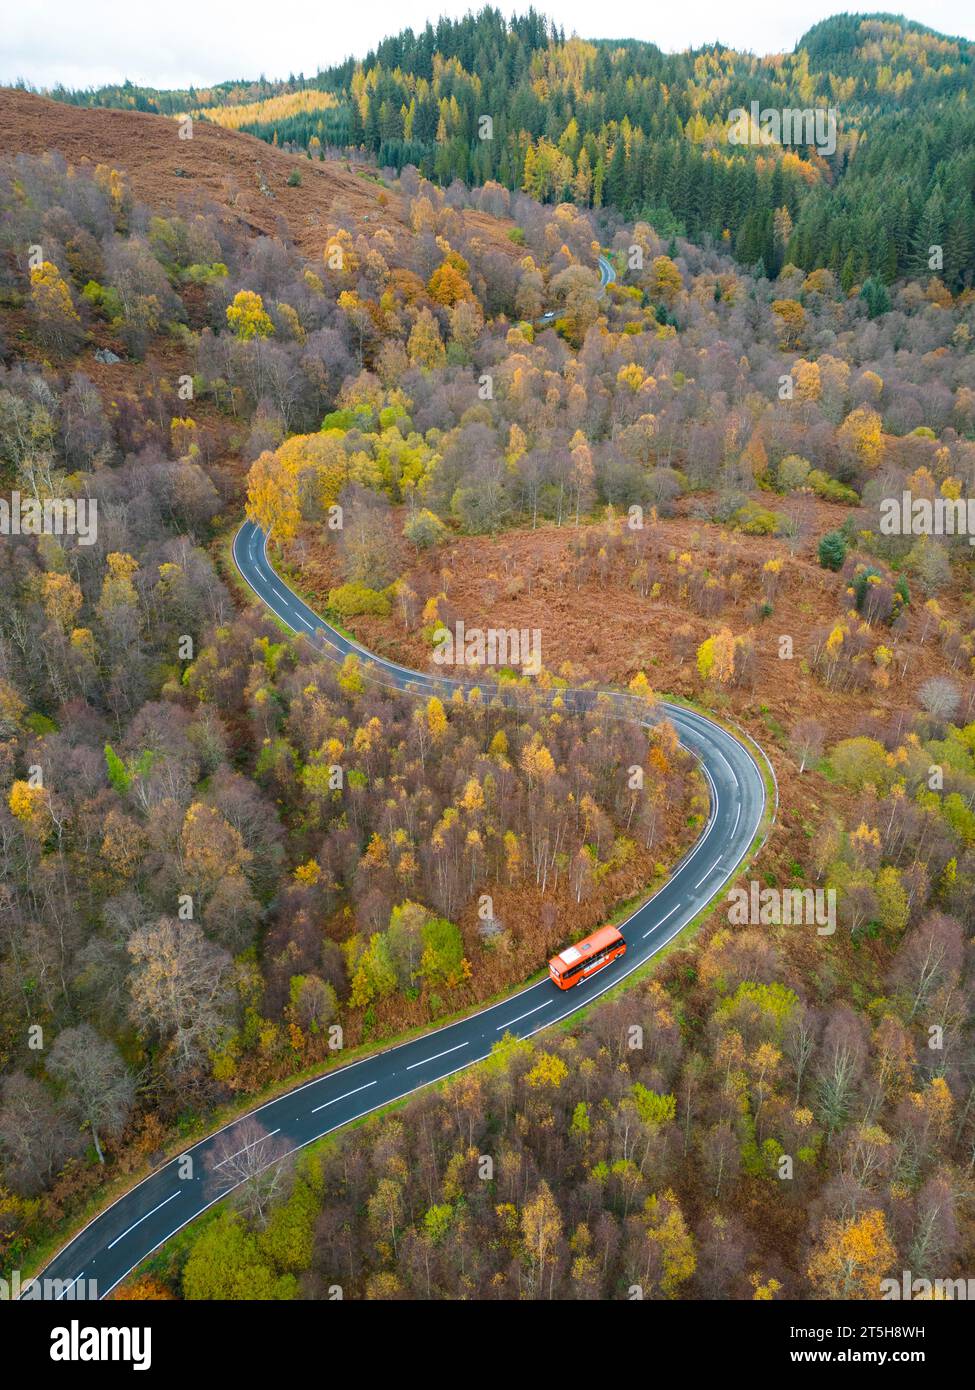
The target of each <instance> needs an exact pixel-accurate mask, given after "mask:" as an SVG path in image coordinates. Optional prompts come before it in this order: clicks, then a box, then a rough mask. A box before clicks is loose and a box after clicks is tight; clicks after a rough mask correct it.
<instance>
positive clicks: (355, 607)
mask: <svg viewBox="0 0 975 1390" xmlns="http://www.w3.org/2000/svg"><path fill="white" fill-rule="evenodd" d="M328 606H329V608H331V609H333V610H334V611H335V612H336V613H338V614H339V616H340V617H342V618H357V617H359V616H360V615H361V614H363V613H374V614H375V615H376V616H377V617H379V618H385V617H388V616H389V613H390V612H391V611H392V604H391V603H390V601H389V597H388V595H386V594H384V593H381V592H380V591H379V590H378V589H370V588H367V586H366V585H365V584H360V583H358V582H354V583H351V584H340V585H339V587H338V588H337V589H330V590H329V594H328Z"/></svg>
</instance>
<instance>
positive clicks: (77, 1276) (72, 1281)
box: [58, 1270, 85, 1299]
mask: <svg viewBox="0 0 975 1390" xmlns="http://www.w3.org/2000/svg"><path fill="white" fill-rule="evenodd" d="M84 1272H85V1271H84V1270H82V1271H81V1274H84ZM81 1274H76V1275H75V1277H74V1278H73V1279H72V1280H71V1283H70V1284H69V1285H68V1287H67V1288H66V1289H62V1290H61V1292H60V1293H59V1294H58V1299H62V1298H66V1297H67V1295H68V1294H69V1293H70V1292H71V1290H72V1289H73V1288H74V1286H75V1284H77V1282H78V1280H79V1279H80V1278H81Z"/></svg>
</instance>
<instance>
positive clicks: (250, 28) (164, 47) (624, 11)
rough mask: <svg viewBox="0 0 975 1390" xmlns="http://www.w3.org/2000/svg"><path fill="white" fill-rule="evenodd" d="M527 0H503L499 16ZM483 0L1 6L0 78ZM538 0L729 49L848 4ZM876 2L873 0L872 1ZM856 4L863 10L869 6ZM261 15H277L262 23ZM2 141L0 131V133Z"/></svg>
mask: <svg viewBox="0 0 975 1390" xmlns="http://www.w3.org/2000/svg"><path fill="white" fill-rule="evenodd" d="M529 4H530V0H501V3H500V6H499V7H500V8H501V9H502V11H503V12H504V13H505V14H511V13H512V12H516V13H524V12H525V11H526V10H527V9H528V8H529ZM480 7H481V5H480V0H476V2H475V3H474V4H471V3H470V0H360V2H359V3H339V4H336V3H334V0H286V2H285V3H284V4H281V5H280V6H279V7H276V8H271V9H270V11H269V6H268V4H267V0H194V2H193V3H190V4H184V3H181V0H170V3H159V0H124V3H123V0H84V2H83V3H81V0H41V4H40V5H29V4H23V3H22V4H14V3H12V2H11V3H9V4H7V5H5V15H4V23H3V33H2V34H0V83H10V82H14V81H16V80H17V79H18V78H20V77H23V78H24V79H25V80H26V81H27V82H29V83H31V84H32V85H33V86H36V87H51V86H53V85H54V84H55V83H57V82H63V83H64V84H65V86H67V87H89V86H91V87H97V86H101V85H102V84H104V83H107V82H120V81H123V80H124V79H125V78H127V77H128V78H130V79H131V80H132V81H133V82H137V83H142V84H145V85H147V86H153V87H187V86H190V85H197V86H200V85H206V84H207V83H210V82H219V81H222V80H225V79H228V78H235V77H248V78H250V77H258V76H260V75H261V74H262V73H263V74H264V75H265V76H267V77H272V78H274V77H287V76H288V74H289V73H291V72H294V73H298V72H304V73H305V74H306V75H307V76H310V75H312V74H313V73H315V72H316V71H317V70H318V69H319V68H324V67H329V66H331V64H333V63H335V62H340V61H341V60H342V59H343V58H347V57H348V56H349V55H350V54H351V55H354V56H356V57H362V56H364V55H365V53H366V52H368V50H369V49H370V48H371V47H373V46H374V45H375V44H376V42H377V41H378V40H379V39H381V38H384V37H385V36H386V35H388V34H391V33H395V32H397V31H398V30H400V29H402V28H405V27H407V26H410V27H412V28H413V29H420V28H422V27H423V25H424V24H425V23H426V21H427V20H428V19H431V20H434V21H435V20H436V19H437V17H438V16H439V15H441V14H450V15H454V16H456V15H462V14H465V13H466V12H467V11H468V10H469V9H472V8H473V9H479V8H480ZM535 7H536V9H539V10H541V11H542V13H544V14H547V15H549V16H550V17H552V18H554V19H555V20H556V21H557V22H558V23H559V24H560V25H563V26H564V27H565V31H566V33H567V34H569V33H572V32H575V33H578V34H580V35H581V36H582V37H583V38H638V39H649V40H651V41H652V42H654V43H656V44H659V45H660V47H661V48H664V49H667V50H675V49H682V48H688V47H695V46H698V45H700V44H703V43H710V42H712V41H714V40H720V41H721V42H722V43H724V44H727V45H728V46H729V47H732V48H739V49H750V50H751V51H752V52H755V53H762V54H764V53H775V52H781V51H783V50H786V51H787V50H789V49H791V48H793V47H794V45H795V43H796V40H797V39H798V38H799V37H800V36H801V35H802V34H803V33H805V31H806V30H807V29H808V28H809V27H810V26H811V25H812V24H815V23H816V21H817V20H820V19H823V18H825V17H826V16H827V15H830V14H837V13H842V12H843V11H844V10H845V9H853V8H854V4H853V3H852V0H848V3H847V4H843V3H842V0H840V3H838V4H837V3H830V0H813V3H812V4H810V5H802V6H796V7H793V6H791V5H784V4H783V3H782V0H752V3H751V4H748V5H739V6H733V7H732V6H729V5H728V4H727V0H685V2H684V3H682V4H680V3H678V4H674V3H671V4H659V3H657V4H654V3H653V0H649V3H648V0H640V2H639V3H637V0H616V3H614V4H610V5H596V6H593V5H592V3H591V0H557V2H556V0H552V3H550V4H545V3H544V0H535ZM878 8H879V7H878ZM863 10H864V12H869V10H868V7H867V6H866V5H864V6H863ZM269 13H270V14H271V15H273V16H274V17H275V18H274V21H272V22H269V18H268V16H269ZM908 15H909V17H910V18H915V19H918V20H920V21H921V22H922V23H924V24H927V25H929V26H930V27H931V28H933V29H938V30H940V31H941V32H942V33H946V34H952V35H957V34H960V35H963V36H964V37H965V38H969V39H971V38H975V6H973V5H972V4H971V0H925V3H924V4H923V5H921V4H920V3H918V0H913V4H912V7H911V9H910V10H909V11H908ZM0 143H2V134H0Z"/></svg>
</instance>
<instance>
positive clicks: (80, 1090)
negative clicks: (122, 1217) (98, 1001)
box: [47, 1023, 135, 1163]
mask: <svg viewBox="0 0 975 1390" xmlns="http://www.w3.org/2000/svg"><path fill="white" fill-rule="evenodd" d="M47 1069H48V1071H49V1072H50V1073H51V1075H52V1076H53V1077H55V1078H56V1079H57V1080H58V1081H62V1082H64V1084H65V1086H66V1087H67V1092H68V1096H67V1099H68V1106H69V1108H70V1109H71V1110H73V1111H74V1112H75V1113H76V1114H77V1116H78V1118H79V1120H80V1121H81V1123H82V1124H83V1125H85V1126H87V1127H88V1128H89V1129H90V1130H91V1137H92V1140H93V1141H94V1145H95V1152H96V1153H97V1154H98V1161H99V1163H104V1162H105V1156H104V1154H103V1153H102V1146H101V1141H100V1139H99V1137H98V1132H99V1130H101V1132H102V1133H103V1134H108V1135H115V1134H120V1133H121V1132H122V1130H123V1129H124V1128H125V1125H126V1121H127V1120H128V1118H129V1115H130V1113H131V1111H132V1105H133V1102H134V1100H135V1080H134V1078H133V1077H132V1074H131V1073H130V1072H129V1070H128V1068H127V1067H126V1065H125V1063H124V1062H123V1060H122V1058H121V1056H120V1055H119V1051H118V1048H117V1047H115V1045H114V1044H113V1043H111V1042H109V1041H108V1040H107V1039H106V1038H103V1037H101V1036H100V1035H99V1034H98V1033H96V1032H95V1030H94V1028H92V1026H91V1024H89V1023H82V1024H81V1025H80V1026H79V1027H77V1028H66V1029H65V1030H64V1032H62V1033H59V1034H58V1036H57V1038H56V1039H55V1042H54V1046H53V1047H52V1048H51V1055H50V1057H49V1058H48V1063H47Z"/></svg>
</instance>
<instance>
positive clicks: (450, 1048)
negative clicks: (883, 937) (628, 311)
mask: <svg viewBox="0 0 975 1390" xmlns="http://www.w3.org/2000/svg"><path fill="white" fill-rule="evenodd" d="M607 265H608V263H607ZM601 270H602V265H601ZM609 272H610V273H611V272H612V267H609ZM233 554H234V561H235V563H236V565H237V567H238V569H239V570H240V573H241V574H242V575H243V577H244V579H245V580H246V581H247V583H248V584H249V585H250V587H251V588H252V589H253V591H254V593H255V594H256V595H257V597H258V598H259V599H260V600H261V601H262V602H263V603H265V604H266V605H267V606H268V608H270V609H271V611H272V612H273V613H275V614H276V616H277V617H278V618H279V619H281V621H282V622H283V623H285V624H286V625H287V626H288V627H289V628H291V629H292V630H293V631H294V632H296V633H299V634H302V635H304V636H305V637H306V638H308V640H309V641H310V642H312V643H314V644H315V645H316V646H318V647H320V648H321V649H322V650H323V651H325V652H326V653H327V654H328V655H329V656H332V657H334V658H335V659H337V660H341V659H342V658H343V657H344V656H345V655H347V654H348V653H349V652H355V653H356V654H357V655H358V656H359V658H360V659H361V661H362V662H363V664H364V665H365V666H367V667H368V668H369V675H370V677H371V678H373V679H375V680H379V681H381V682H383V683H385V684H388V685H390V686H393V687H396V688H397V689H400V690H404V691H413V692H415V693H416V694H417V695H427V694H429V693H433V692H435V691H440V692H443V691H444V690H445V688H446V689H447V690H449V689H450V688H451V687H452V686H454V685H457V684H461V685H463V684H465V683H464V682H457V681H450V680H445V679H443V678H442V677H435V676H431V675H428V674H423V673H421V672H416V671H411V670H409V669H408V668H406V667H404V666H399V665H397V664H396V663H395V662H391V661H387V660H385V659H384V658H382V657H380V656H377V655H375V654H374V653H372V652H369V651H367V650H366V649H365V648H363V647H360V646H359V645H358V644H357V643H355V642H354V641H352V640H351V639H349V638H347V637H345V636H343V634H342V633H340V632H338V631H337V630H336V629H335V628H333V627H331V626H330V625H329V624H328V623H326V622H325V621H324V620H323V619H322V618H320V617H319V616H318V615H317V614H316V613H315V612H314V611H313V610H312V609H311V608H309V607H308V605H307V604H306V603H305V602H304V601H303V600H302V599H301V598H300V597H299V596H298V595H297V594H295V593H294V592H293V591H292V590H291V589H290V588H289V587H288V585H287V584H286V583H285V581H284V580H283V579H281V577H280V576H279V575H278V574H277V573H276V572H275V570H274V569H273V568H272V566H271V564H270V561H269V560H268V557H267V541H266V537H265V536H264V534H263V532H262V531H260V530H259V528H258V527H257V526H255V525H254V524H253V523H252V522H245V523H244V525H243V526H242V527H241V528H240V530H239V532H238V533H237V536H236V538H235V540H234V547H233ZM479 685H480V687H481V689H482V690H485V693H486V694H489V693H491V692H490V689H489V688H486V687H485V686H484V683H483V682H479ZM560 693H561V692H560ZM565 697H566V703H567V704H568V705H569V706H570V707H574V708H577V709H581V708H585V707H587V706H588V705H591V704H592V702H593V701H594V700H595V699H596V698H597V693H596V692H594V691H591V690H581V691H570V692H565ZM618 698H619V700H620V702H621V705H620V717H630V718H632V717H634V716H633V709H634V704H633V701H632V697H626V696H620V697H618ZM627 702H628V703H627ZM610 708H611V707H610ZM657 708H658V710H659V713H660V715H661V716H663V717H666V718H667V719H669V720H670V721H671V722H672V723H673V725H674V726H675V728H676V730H677V733H678V736H679V738H680V740H681V743H682V744H683V745H684V746H685V747H686V748H687V749H688V750H689V751H690V752H691V753H692V754H693V755H694V756H695V757H696V758H697V759H698V761H699V763H700V766H701V769H702V771H703V774H704V776H705V778H706V779H707V783H708V786H709V789H710V814H709V817H708V821H707V824H706V826H705V828H704V830H703V831H702V833H701V835H700V837H699V838H698V840H697V841H696V843H695V844H694V846H693V847H692V849H691V850H690V851H689V852H688V854H687V855H686V856H685V857H684V859H683V860H682V861H681V863H680V864H679V865H678V866H677V867H676V868H675V870H674V871H673V873H672V874H671V876H670V878H669V879H668V880H667V882H666V883H665V884H664V886H663V887H662V888H661V889H660V890H659V891H658V892H657V893H655V894H654V896H653V897H652V898H651V899H650V900H649V901H648V902H647V903H645V904H644V905H643V906H642V907H640V908H638V909H637V911H636V912H634V913H633V914H632V916H630V917H629V918H628V919H627V920H626V921H625V922H624V923H621V924H620V926H621V930H622V931H623V934H624V936H625V937H626V943H627V952H626V955H625V956H623V957H622V958H620V959H619V960H617V961H614V962H613V964H612V965H610V966H608V967H606V968H605V969H603V970H601V971H599V972H598V973H597V974H596V975H594V976H592V977H591V978H590V979H589V980H587V981H585V982H584V983H582V984H579V985H577V986H575V987H574V988H573V989H571V990H569V991H567V992H565V993H563V992H562V991H560V990H558V989H557V988H556V987H555V986H554V985H553V984H552V983H551V981H550V980H549V978H548V975H547V974H546V975H545V976H544V978H542V979H541V980H539V981H537V982H536V983H535V984H531V985H528V986H526V987H525V988H524V989H521V990H519V991H518V992H517V993H515V994H513V995H510V996H509V997H508V998H506V999H503V1000H502V1001H501V1002H500V1003H497V1004H491V1005H489V1006H487V1007H486V1008H482V1009H480V1010H478V1011H477V1012H476V1013H473V1014H471V1015H469V1016H468V1017H466V1018H463V1019H461V1020H459V1021H458V1022H456V1023H448V1024H445V1025H444V1026H443V1027H440V1028H436V1029H433V1030H431V1031H430V1032H428V1033H425V1034H423V1035H422V1036H421V1037H417V1038H414V1039H412V1040H411V1041H409V1042H404V1043H400V1044H398V1045H397V1046H395V1047H390V1048H387V1049H386V1050H385V1051H381V1052H378V1053H374V1054H373V1055H371V1056H368V1057H365V1058H363V1059H362V1060H361V1061H358V1062H352V1063H349V1064H348V1065H344V1066H343V1065H335V1066H334V1067H332V1068H330V1069H329V1070H328V1071H327V1072H326V1073H325V1074H324V1075H322V1076H320V1077H317V1078H316V1079H315V1080H313V1081H308V1082H306V1083H305V1084H304V1085H300V1086H296V1087H295V1088H294V1089H293V1090H291V1091H288V1092H287V1093H286V1094H285V1095H282V1096H279V1097H278V1098H277V1099H276V1100H272V1101H268V1102H267V1104H265V1105H261V1106H259V1107H258V1108H257V1109H256V1110H254V1111H252V1112H251V1117H253V1118H254V1119H256V1120H257V1121H258V1122H259V1123H260V1125H261V1126H262V1127H263V1129H264V1130H265V1131H266V1132H267V1135H268V1139H271V1138H273V1139H274V1141H275V1157H283V1156H285V1153H291V1152H294V1151H295V1150H297V1149H300V1148H302V1147H303V1146H304V1145H306V1144H310V1143H312V1142H313V1141H314V1140H316V1139H318V1138H320V1137H321V1136H322V1135H325V1134H328V1133H330V1132H331V1131H332V1130H335V1129H338V1128H339V1127H340V1126H342V1125H345V1124H348V1123H349V1122H350V1121H352V1120H355V1119H358V1118H359V1117H360V1116H362V1115H366V1114H368V1113H369V1112H370V1111H373V1110H376V1109H378V1108H380V1107H381V1106H384V1105H388V1104H389V1103H390V1102H391V1101H395V1100H399V1099H401V1098H402V1097H404V1096H407V1095H409V1094H411V1092H413V1091H416V1090H419V1089H420V1088H421V1087H423V1086H428V1085H431V1084H432V1083H433V1082H436V1081H441V1080H443V1079H444V1078H445V1077H447V1076H450V1075H451V1074H452V1073H454V1072H457V1071H460V1070H462V1069H463V1068H464V1067H468V1066H471V1065H472V1064H473V1063H475V1062H478V1061H481V1060H483V1059H484V1058H485V1057H487V1055H488V1054H489V1052H490V1050H491V1048H492V1047H493V1046H494V1045H495V1043H497V1042H498V1041H499V1039H501V1038H502V1037H503V1036H504V1035H505V1034H506V1033H510V1034H513V1035H514V1036H516V1037H521V1038H527V1037H531V1036H532V1034H534V1033H537V1032H539V1031H540V1030H541V1029H543V1028H548V1027H551V1026H552V1025H553V1024H556V1023H558V1022H560V1021H561V1020H562V1019H566V1018H568V1017H570V1015H572V1014H573V1013H575V1012H576V1011H577V1010H578V1009H580V1008H582V1007H583V1006H585V1005H587V1004H590V1003H591V1002H592V1001H593V1000H594V999H596V998H598V997H599V996H600V995H601V994H604V993H605V992H606V991H607V990H609V989H613V988H614V987H615V986H617V985H618V984H619V983H620V981H621V980H624V979H626V977H627V976H628V975H631V974H632V973H633V972H634V971H635V970H637V969H639V967H640V966H641V965H644V964H645V963H646V962H647V961H648V960H649V959H650V958H651V957H652V956H654V955H655V954H656V953H657V952H658V951H660V950H661V949H662V948H663V947H664V946H666V944H667V943H668V942H669V941H671V940H673V938H674V937H675V936H677V934H678V933H679V932H680V931H681V930H682V929H683V927H685V926H686V925H687V923H688V922H690V921H691V920H692V918H694V917H696V916H697V914H698V913H699V912H700V911H701V910H702V908H704V907H706V906H707V904H708V903H709V902H710V901H711V900H712V899H713V898H714V897H715V896H716V895H717V894H718V893H720V892H721V890H722V888H723V887H724V886H725V885H726V884H727V883H728V882H729V880H730V879H732V878H733V877H734V875H735V874H736V872H737V870H738V868H739V866H740V864H741V863H742V861H743V859H744V858H745V857H746V855H747V854H748V851H749V849H750V847H751V845H752V843H753V841H754V839H755V837H756V835H757V833H758V831H759V829H760V826H761V824H762V820H763V815H764V811H765V801H766V797H765V781H764V778H763V775H762V771H761V768H760V766H759V763H758V760H757V757H756V755H755V753H753V752H752V751H750V749H749V748H748V747H747V746H746V744H745V743H744V742H743V741H740V740H739V739H738V738H736V737H735V736H734V735H733V734H731V733H729V732H728V731H727V730H726V729H725V728H723V727H721V726H720V725H718V724H716V723H714V722H713V721H712V720H710V719H707V718H706V717H705V716H703V715H701V714H699V713H697V712H696V711H694V710H690V709H686V708H684V707H683V706H680V705H673V704H669V703H664V702H661V703H660V704H659V705H658V707H657ZM244 1118H249V1117H242V1119H244ZM242 1119H238V1120H235V1121H233V1122H232V1124H230V1125H227V1126H225V1127H224V1129H223V1130H220V1131H218V1134H221V1135H225V1134H226V1132H227V1131H230V1130H232V1129H234V1127H236V1126H239V1125H240V1124H241V1122H242ZM251 1137H252V1136H251ZM268 1139H262V1140H260V1141H259V1142H261V1143H267V1142H268ZM216 1141H217V1136H216V1135H210V1136H208V1138H206V1139H204V1140H202V1141H201V1142H200V1143H198V1144H195V1145H193V1146H192V1147H191V1148H189V1149H187V1150H186V1151H185V1153H184V1154H182V1155H180V1156H178V1157H177V1158H174V1159H172V1160H170V1162H168V1163H167V1164H165V1165H164V1166H163V1167H162V1168H160V1169H158V1170H157V1171H156V1172H154V1173H152V1174H151V1175H150V1176H149V1177H147V1178H145V1179H144V1180H143V1181H142V1182H140V1183H138V1184H137V1185H136V1186H135V1187H134V1188H132V1189H131V1191H129V1192H127V1193H126V1194H125V1195H124V1196H122V1197H120V1198H119V1199H118V1200H117V1201H115V1202H114V1203H113V1204H112V1205H111V1206H109V1207H107V1208H106V1209H105V1210H104V1211H102V1212H100V1213H99V1214H98V1215H97V1216H96V1217H94V1218H93V1219H92V1221H90V1222H89V1224H88V1225H87V1226H86V1227H85V1228H84V1229H83V1230H82V1231H81V1232H80V1233H79V1234H78V1235H76V1236H75V1237H74V1238H73V1239H72V1240H71V1241H69V1243H68V1244H67V1245H66V1246H65V1247H64V1248H63V1249H62V1250H61V1251H60V1252H59V1253H58V1254H57V1255H56V1256H55V1257H54V1259H53V1260H52V1261H51V1262H50V1264H49V1265H48V1266H47V1268H46V1269H45V1270H44V1271H43V1277H44V1279H46V1280H50V1281H52V1283H51V1284H50V1285H49V1286H48V1287H47V1295H48V1296H49V1297H52V1298H66V1297H67V1298H74V1297H78V1296H79V1291H81V1292H82V1294H83V1296H88V1297H92V1296H97V1297H101V1298H103V1297H105V1295H106V1294H108V1293H110V1292H111V1290H112V1289H113V1288H114V1287H115V1286H116V1285H117V1284H118V1283H119V1282H120V1281H121V1280H122V1279H124V1278H125V1276H126V1275H127V1274H129V1273H130V1272H131V1271H132V1270H133V1269H134V1268H135V1267H136V1266H137V1265H138V1264H139V1263H141V1261H142V1260H144V1259H145V1257H146V1256H147V1255H149V1254H150V1253H151V1252H152V1251H153V1250H155V1249H156V1248H157V1247H158V1246H159V1245H161V1244H162V1243H163V1242H164V1241H166V1240H167V1239H168V1238H169V1237H171V1236H173V1235H175V1233H176V1232H177V1231H178V1230H180V1229H181V1228H182V1227H183V1226H185V1225H186V1223H187V1222H188V1221H192V1220H193V1218H194V1217H196V1216H199V1215H200V1213H201V1212H203V1211H206V1209H207V1208H208V1207H210V1206H212V1205H213V1204H214V1203H215V1202H218V1201H220V1200H221V1198H223V1197H225V1196H226V1195H227V1193H228V1192H229V1191H231V1190H232V1187H231V1186H230V1185H229V1183H230V1180H227V1179H221V1178H220V1175H219V1169H216V1168H215V1166H214V1161H213V1149H214V1145H215V1143H216ZM247 1142H248V1135H247V1132H246V1131H244V1132H243V1133H242V1135H241V1145H242V1147H243V1146H245V1145H246V1144H247ZM221 1143H222V1145H223V1148H224V1150H226V1149H227V1148H228V1147H230V1145H229V1142H228V1140H227V1139H223V1140H222V1141H221ZM187 1158H189V1159H191V1160H192V1163H191V1164H189V1165H188V1164H187V1163H186V1159H187ZM208 1159H209V1160H210V1161H209V1162H208ZM93 1281H94V1282H93Z"/></svg>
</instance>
